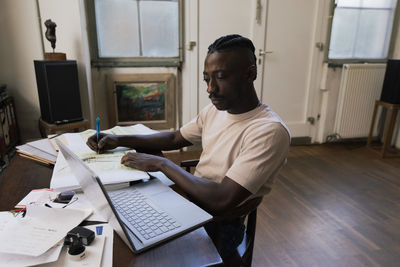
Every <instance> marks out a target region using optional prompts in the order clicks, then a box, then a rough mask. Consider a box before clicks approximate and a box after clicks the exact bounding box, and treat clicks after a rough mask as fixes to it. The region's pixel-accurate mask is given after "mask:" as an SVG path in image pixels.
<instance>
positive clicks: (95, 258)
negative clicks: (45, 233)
mask: <svg viewBox="0 0 400 267" xmlns="http://www.w3.org/2000/svg"><path fill="white" fill-rule="evenodd" d="M97 226H102V227H103V231H102V234H101V235H98V234H97V232H96V227H97ZM85 228H88V229H90V230H92V231H94V232H95V233H96V237H95V240H94V241H93V243H92V244H90V245H89V246H87V247H85V252H86V257H85V258H84V259H82V260H80V261H73V260H71V258H70V257H69V255H68V248H67V247H66V246H64V247H63V249H62V251H61V253H60V258H59V260H58V261H57V262H54V263H51V264H43V265H40V267H62V266H65V267H75V266H85V267H89V266H94V267H98V266H101V267H111V266H112V260H113V242H114V231H113V229H112V227H110V226H109V225H108V224H96V225H89V226H85Z"/></svg>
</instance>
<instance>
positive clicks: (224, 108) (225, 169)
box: [87, 34, 290, 266]
mask: <svg viewBox="0 0 400 267" xmlns="http://www.w3.org/2000/svg"><path fill="white" fill-rule="evenodd" d="M254 50H255V49H254V45H253V43H252V42H251V41H250V40H249V39H247V38H245V37H242V36H240V35H236V34H235V35H228V36H223V37H221V38H219V39H217V40H216V41H215V42H214V43H212V44H211V45H210V46H209V47H208V53H207V56H206V59H205V63H204V72H203V76H204V81H205V82H206V84H207V93H208V94H209V97H210V99H211V102H212V104H209V105H208V106H206V107H205V108H204V109H203V110H201V111H200V113H199V114H198V116H197V117H196V118H194V119H193V120H192V121H191V122H189V123H188V124H186V125H184V126H183V127H182V128H181V129H180V130H178V131H173V132H161V133H157V134H153V135H129V136H116V135H105V134H101V139H100V140H99V142H98V143H97V142H96V135H94V136H92V137H90V138H89V139H88V142H87V144H88V146H89V147H90V148H91V149H93V150H95V151H97V150H98V149H99V150H100V151H102V150H107V149H113V148H115V147H118V146H124V147H131V148H134V149H136V150H138V151H146V150H147V151H152V150H153V151H154V150H158V151H159V150H174V149H179V148H182V147H185V146H190V145H192V144H194V143H198V142H201V144H202V148H203V151H202V154H201V156H200V161H199V164H198V165H197V167H196V171H195V173H194V175H192V174H190V173H188V172H186V171H184V170H183V169H182V168H181V167H179V166H177V165H176V164H174V163H173V162H171V161H170V160H168V159H166V158H163V157H158V156H154V155H150V154H143V153H128V154H127V155H125V156H123V157H122V159H121V163H122V164H124V165H126V166H129V167H132V168H136V169H139V170H143V171H162V172H163V173H164V174H165V175H166V176H168V178H170V179H171V180H172V181H174V182H175V183H176V184H177V185H178V186H179V187H180V188H181V189H182V190H183V191H184V192H185V193H186V194H187V195H188V196H189V197H190V199H191V200H192V201H193V202H194V203H196V204H197V205H198V206H200V207H202V208H203V209H204V210H206V211H207V212H209V213H211V214H212V215H214V216H222V217H223V216H224V214H229V212H230V211H231V210H232V209H234V208H235V207H237V206H238V205H240V204H241V203H243V202H244V201H245V200H247V199H249V198H254V197H257V196H261V195H265V194H267V193H268V192H269V191H270V190H271V186H272V183H273V180H274V178H275V177H276V175H277V173H278V171H279V170H280V169H281V167H282V165H283V164H284V162H285V159H286V157H287V153H288V149H289V141H290V136H289V131H288V129H287V127H286V126H285V125H284V123H283V122H282V121H281V119H280V118H279V117H278V115H277V114H276V113H274V112H273V111H272V110H271V109H270V108H269V107H268V106H267V105H265V104H262V103H260V101H259V100H258V97H257V94H256V91H255V88H254V85H253V82H254V80H255V79H256V76H257V67H256V56H255V55H254ZM214 224H215V222H211V223H209V224H208V225H206V227H205V228H206V231H207V233H209V235H210V237H211V238H212V239H213V234H212V231H213V229H215V228H214V227H215V225H214ZM220 224H222V225H223V227H220V228H219V229H222V230H223V232H224V233H219V236H222V240H225V239H224V237H225V238H226V239H227V240H226V241H225V242H224V245H223V248H222V250H220V251H219V252H220V254H221V257H222V259H223V260H224V262H225V263H228V262H231V260H233V261H234V262H235V260H234V259H235V257H237V255H236V253H235V252H236V247H237V246H238V245H239V244H240V242H241V241H242V239H243V234H244V225H243V220H241V219H240V218H237V219H235V220H233V221H232V220H230V221H222V222H221V223H220ZM229 266H232V265H229Z"/></svg>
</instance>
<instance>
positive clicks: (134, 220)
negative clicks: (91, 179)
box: [108, 188, 181, 240]
mask: <svg viewBox="0 0 400 267" xmlns="http://www.w3.org/2000/svg"><path fill="white" fill-rule="evenodd" d="M108 194H109V195H110V198H111V201H112V203H113V205H114V207H115V209H116V210H117V211H118V212H119V213H120V214H122V215H123V216H124V217H125V220H126V221H128V222H129V225H130V226H132V227H133V228H135V230H136V231H137V232H139V233H140V234H141V236H143V238H144V239H146V240H149V239H151V238H154V237H157V236H159V235H162V234H163V233H166V232H168V231H171V230H174V229H176V228H179V227H180V226H181V225H180V224H179V223H178V222H177V221H176V220H175V219H174V218H172V217H171V216H170V215H168V214H167V213H165V212H163V211H162V210H160V209H159V208H155V207H154V205H152V203H150V201H149V200H148V199H147V198H146V196H144V195H143V194H141V193H140V192H139V191H138V190H136V189H133V188H130V189H129V190H126V191H125V190H123V191H114V192H109V193H108Z"/></svg>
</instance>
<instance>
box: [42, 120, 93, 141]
mask: <svg viewBox="0 0 400 267" xmlns="http://www.w3.org/2000/svg"><path fill="white" fill-rule="evenodd" d="M89 127H90V125H89V122H88V121H87V120H82V121H77V122H71V123H64V124H50V123H47V122H45V121H44V120H42V118H40V119H39V131H40V134H41V136H42V137H43V138H45V137H47V135H49V134H56V133H57V132H61V131H64V132H71V131H73V132H79V131H84V130H87V129H89Z"/></svg>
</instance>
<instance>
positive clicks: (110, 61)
mask: <svg viewBox="0 0 400 267" xmlns="http://www.w3.org/2000/svg"><path fill="white" fill-rule="evenodd" d="M94 1H95V0H87V1H85V8H86V21H87V25H88V26H87V32H88V39H89V50H90V59H91V60H90V61H91V65H92V67H180V66H181V64H182V62H183V54H184V53H183V52H184V51H183V20H184V18H183V1H182V0H177V1H178V16H179V19H178V31H179V33H178V34H179V41H178V45H179V47H178V53H179V55H178V56H177V57H100V56H99V52H98V43H97V25H96V17H95V16H96V14H95V8H94Z"/></svg>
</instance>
